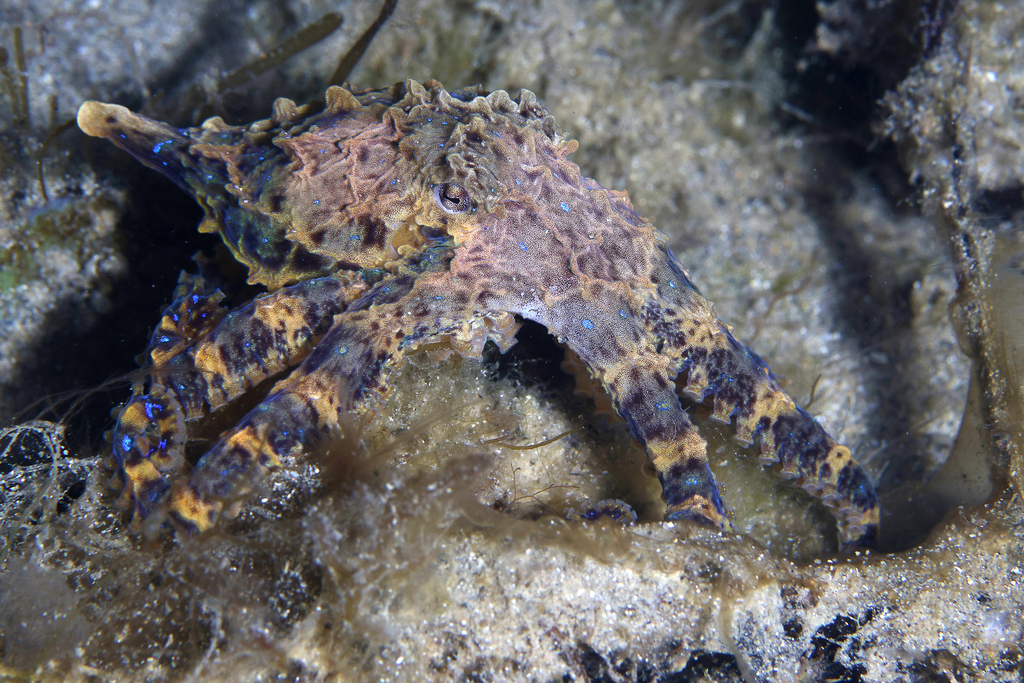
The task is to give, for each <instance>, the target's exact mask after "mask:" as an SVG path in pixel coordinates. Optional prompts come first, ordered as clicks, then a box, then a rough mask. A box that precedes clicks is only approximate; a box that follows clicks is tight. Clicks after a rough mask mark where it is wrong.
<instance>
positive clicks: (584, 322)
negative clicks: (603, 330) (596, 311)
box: [580, 318, 594, 330]
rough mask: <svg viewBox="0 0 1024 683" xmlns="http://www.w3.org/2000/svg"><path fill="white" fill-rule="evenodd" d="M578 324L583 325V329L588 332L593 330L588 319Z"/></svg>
mask: <svg viewBox="0 0 1024 683" xmlns="http://www.w3.org/2000/svg"><path fill="white" fill-rule="evenodd" d="M580 324H581V325H583V327H585V328H587V329H588V330H592V329H594V323H592V322H591V321H590V319H589V318H584V319H583V320H581V321H580Z"/></svg>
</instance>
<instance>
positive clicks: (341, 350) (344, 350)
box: [338, 346, 348, 356]
mask: <svg viewBox="0 0 1024 683" xmlns="http://www.w3.org/2000/svg"><path fill="white" fill-rule="evenodd" d="M346 353H348V347H347V346H340V347H338V355H339V356H344V355H345V354H346Z"/></svg>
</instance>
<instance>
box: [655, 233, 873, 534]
mask: <svg viewBox="0 0 1024 683" xmlns="http://www.w3.org/2000/svg"><path fill="white" fill-rule="evenodd" d="M660 253H661V254H662V255H663V257H662V258H661V259H659V260H658V261H657V262H656V264H655V269H654V271H653V275H652V281H653V282H654V284H655V285H656V286H657V288H658V296H657V297H656V298H654V299H652V300H651V301H649V302H648V306H647V311H646V316H647V317H648V319H649V320H650V329H651V331H652V333H653V335H654V337H655V339H656V341H657V342H658V343H659V344H661V345H662V353H663V354H665V355H666V356H667V357H668V358H670V359H671V361H672V365H673V367H674V368H675V369H676V370H677V371H679V372H681V373H685V383H683V382H680V384H682V389H681V391H682V394H683V395H684V396H686V397H687V398H689V399H691V400H693V401H696V402H698V403H699V402H703V401H704V400H705V399H706V398H709V397H710V398H711V399H712V401H713V408H712V413H711V419H712V420H714V421H716V422H720V423H723V424H728V423H730V422H731V421H732V419H733V417H735V418H736V435H735V438H736V440H737V441H739V442H740V443H741V444H743V445H744V446H749V445H750V444H751V443H753V441H754V440H755V438H758V439H759V440H760V456H759V459H760V461H761V463H762V464H764V465H770V466H773V467H774V468H775V469H776V470H777V472H778V473H779V474H780V475H781V476H783V477H785V478H788V479H793V480H795V481H796V483H797V484H798V485H801V486H803V488H804V489H805V490H807V491H808V492H810V493H811V494H813V495H815V496H817V497H819V498H821V499H822V501H823V502H824V503H825V505H827V506H828V507H829V508H831V509H832V511H833V513H834V514H835V515H836V517H837V518H838V519H839V535H840V540H841V542H842V544H843V546H844V548H846V549H850V548H853V547H858V546H871V545H873V544H874V541H875V537H876V535H877V531H878V520H879V507H878V497H877V495H876V494H875V489H874V486H873V485H872V483H871V480H870V478H869V477H868V475H867V473H866V472H865V471H864V469H863V468H862V467H861V466H860V465H859V464H858V463H857V461H856V460H854V459H853V457H852V456H851V454H850V450H849V449H848V448H846V447H845V446H841V445H839V444H838V443H836V441H835V440H834V439H833V438H832V437H831V436H829V435H828V433H827V432H826V431H825V430H824V429H823V428H822V427H821V425H820V424H818V422H817V421H816V420H815V419H814V418H813V417H812V416H811V415H809V414H808V413H807V412H806V411H805V410H803V409H802V408H800V407H799V406H797V405H796V403H794V401H793V399H792V398H790V397H789V396H788V395H787V394H786V393H785V392H783V391H782V390H781V389H780V388H779V386H778V384H776V382H775V381H774V378H773V376H772V375H771V371H770V370H769V369H768V367H767V365H766V364H765V362H764V360H763V359H761V358H760V357H759V356H757V355H756V354H754V353H752V352H751V351H749V350H748V349H747V348H746V347H745V346H744V345H743V344H741V343H740V342H738V341H737V340H736V339H735V338H734V337H733V336H732V334H730V332H729V330H728V328H727V327H726V326H725V324H724V323H722V322H721V321H720V320H719V319H718V317H717V316H716V315H715V313H714V309H713V307H712V305H711V302H710V301H708V300H707V299H706V298H704V297H703V296H702V295H701V294H700V293H699V292H698V291H697V290H696V288H694V287H693V286H692V285H689V281H688V280H687V279H685V273H684V272H683V270H682V268H680V267H679V265H678V264H677V263H676V262H675V259H674V258H673V257H672V256H671V254H669V253H667V252H665V251H662V252H660Z"/></svg>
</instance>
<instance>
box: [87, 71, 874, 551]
mask: <svg viewBox="0 0 1024 683" xmlns="http://www.w3.org/2000/svg"><path fill="white" fill-rule="evenodd" d="M78 123H79V126H80V127H81V129H82V130H83V131H84V132H86V133H87V134H89V135H92V136H99V137H104V138H107V139H109V140H110V141H112V142H113V143H114V144H116V145H118V146H119V147H121V148H123V149H125V150H126V151H128V152H129V153H131V154H132V155H133V156H135V157H136V158H137V159H138V160H139V161H141V162H142V163H143V164H145V165H147V166H149V167H151V168H153V169H155V170H157V171H160V172H162V173H164V174H165V175H167V176H168V177H170V178H171V179H172V180H173V181H174V182H176V183H177V184H178V185H179V186H180V187H181V188H182V189H184V190H185V191H187V192H189V193H190V194H192V195H193V196H194V197H195V199H196V200H197V201H198V203H199V204H200V205H201V206H202V208H203V209H204V211H205V217H204V219H203V221H202V222H201V223H200V226H199V229H200V231H202V232H216V233H219V234H220V236H221V237H222V239H223V241H224V243H225V244H226V246H227V247H228V248H229V249H230V251H231V252H232V254H233V256H234V257H235V258H236V259H237V260H238V261H239V262H241V263H242V264H244V265H245V266H247V267H248V269H249V280H248V281H249V283H250V284H253V285H262V286H263V287H265V289H266V290H267V293H265V294H263V295H260V296H258V297H256V298H255V299H254V300H253V301H252V302H250V303H249V304H248V305H246V306H244V307H242V308H239V309H238V310H234V311H230V312H228V311H225V310H224V309H223V308H222V307H220V306H219V302H220V299H221V298H222V296H221V294H220V293H219V292H217V291H216V290H213V291H211V289H210V287H208V286H207V284H206V283H205V282H204V280H203V279H202V278H200V277H191V276H185V275H183V276H182V280H181V283H180V285H179V287H178V290H177V292H176V294H175V299H174V301H173V303H172V304H171V305H170V306H169V307H168V309H167V311H166V312H165V314H164V317H163V319H162V321H161V323H160V324H159V325H158V327H157V329H156V331H155V332H154V334H153V337H152V339H151V342H150V345H149V348H148V351H147V353H148V357H149V358H148V363H149V365H150V366H151V371H150V372H149V373H148V379H147V380H146V381H145V383H142V382H140V383H138V384H136V386H135V387H134V389H133V396H132V398H131V399H130V400H129V401H128V403H127V404H126V405H125V406H124V407H123V408H122V410H121V412H120V415H119V417H118V420H117V424H116V426H115V428H114V430H113V439H112V440H113V453H114V456H115V459H116V460H117V462H118V463H119V465H120V467H121V470H122V471H123V476H124V480H125V483H126V486H125V491H126V493H125V495H126V496H129V497H130V499H131V501H133V503H134V509H135V514H136V519H137V520H140V519H143V518H146V517H147V516H150V515H152V514H153V513H154V512H159V513H160V516H161V518H162V517H163V515H169V516H170V517H171V518H172V519H173V520H174V521H175V522H176V523H177V525H179V526H181V527H184V528H186V529H189V530H192V531H202V530H205V529H208V528H210V527H211V526H212V525H214V524H215V523H216V520H217V519H218V517H220V516H223V515H225V514H231V513H233V512H234V511H235V510H237V508H238V506H239V505H240V504H241V502H242V501H244V500H245V499H246V497H247V495H250V494H251V493H252V492H253V490H254V489H255V488H256V487H257V486H258V485H259V483H260V481H261V480H262V479H263V478H264V477H265V475H266V474H267V473H268V471H270V470H272V469H273V468H277V467H281V466H282V463H294V462H296V458H298V457H301V456H302V454H303V452H306V451H308V450H309V449H310V448H312V447H314V445H315V444H316V442H317V440H318V439H321V438H323V437H324V436H327V435H334V436H337V435H339V434H340V432H341V430H342V425H347V426H348V427H346V428H351V425H352V424H354V422H353V420H352V419H351V417H349V416H353V415H354V416H355V418H356V420H364V421H365V420H370V419H372V417H373V415H375V414H376V411H377V410H379V408H380V406H381V404H382V403H383V402H384V401H385V400H386V399H387V398H388V395H389V393H390V392H391V389H392V387H391V385H390V384H389V380H388V376H389V374H390V373H391V372H392V371H393V370H394V369H395V368H396V367H398V366H400V365H401V363H402V362H403V358H404V357H405V356H406V355H407V354H410V353H412V352H414V351H418V350H419V351H429V352H430V353H432V354H434V355H435V356H436V357H439V358H443V357H445V355H446V354H450V353H451V352H452V350H454V351H455V352H458V353H460V354H462V355H463V356H468V357H479V356H480V354H481V351H482V349H483V346H484V344H485V343H486V342H487V341H488V340H491V341H494V342H495V343H497V345H498V347H499V348H500V349H501V350H502V351H505V350H506V349H507V348H508V347H510V346H511V345H512V344H513V343H514V342H515V333H516V331H517V330H518V328H519V323H518V322H517V321H516V320H517V316H518V317H519V318H524V319H529V320H533V321H536V322H538V323H540V324H542V325H544V326H546V327H547V329H548V330H549V331H550V333H551V334H553V335H555V337H556V338H557V339H558V340H559V341H560V342H562V343H563V344H564V345H565V346H566V347H567V348H568V349H570V350H571V351H572V352H574V353H575V354H576V355H577V356H578V357H579V359H580V360H581V361H582V362H583V364H585V366H586V368H587V369H589V372H590V374H591V377H592V380H591V381H592V382H594V383H595V384H597V385H599V386H601V387H603V388H604V389H605V390H607V392H608V394H609V395H610V397H611V400H612V405H613V407H614V409H615V411H616V412H617V413H618V414H619V415H620V416H621V417H622V418H623V419H624V420H625V421H626V423H627V424H628V426H629V429H630V430H631V431H632V434H633V436H634V437H635V438H636V439H637V440H638V441H639V442H640V443H642V444H643V445H644V446H645V448H646V450H647V454H648V456H649V458H650V464H651V466H652V468H653V471H654V472H656V474H657V476H658V478H659V480H660V482H661V485H662V489H663V493H664V497H665V500H666V502H667V505H668V508H667V512H666V519H669V520H678V519H689V520H696V521H698V522H703V523H707V524H711V525H715V526H717V527H719V528H721V529H723V530H734V527H733V525H732V523H731V522H730V521H729V518H728V514H727V508H726V507H725V505H724V503H723V501H722V497H721V495H720V491H719V486H718V484H717V483H716V481H715V478H714V476H713V475H712V473H711V470H710V469H709V468H708V461H707V453H706V448H707V444H706V442H705V440H704V439H703V438H702V437H701V436H700V434H699V433H698V430H697V428H696V427H695V426H694V425H693V424H692V423H691V421H690V419H689V417H688V415H687V412H686V410H685V409H684V407H683V405H682V403H681V401H680V397H679V393H678V392H677V378H678V379H679V385H680V386H682V390H681V393H682V394H683V395H684V396H686V397H687V398H688V399H690V400H691V401H694V402H702V401H705V400H706V399H707V400H708V401H710V402H712V404H713V405H712V406H711V410H712V414H711V419H713V420H716V421H719V422H722V423H729V422H730V421H732V419H733V418H735V420H736V435H735V438H736V439H737V440H738V441H739V442H740V443H742V444H743V445H745V446H749V445H750V444H751V443H753V442H754V440H755V438H758V439H759V441H760V461H761V462H762V463H763V464H764V465H768V466H772V467H773V468H774V469H775V470H776V471H777V472H778V473H779V474H780V475H781V476H783V477H787V478H791V479H795V480H796V483H798V484H800V485H802V486H803V487H804V488H805V489H807V490H808V491H810V492H811V493H813V494H815V495H817V496H819V497H820V498H821V499H822V500H823V501H824V502H825V504H826V505H827V506H829V508H831V510H832V512H833V513H834V515H835V516H836V518H837V520H838V525H839V533H840V540H841V542H842V544H843V547H844V548H846V549H850V548H853V547H858V546H870V545H872V544H873V543H874V541H875V538H876V534H877V528H878V517H879V509H878V500H877V497H876V494H875V490H874V487H873V484H872V482H871V480H870V478H869V477H868V476H867V474H866V473H865V472H864V470H863V469H862V468H861V467H860V465H858V464H857V462H856V461H854V460H853V459H852V457H851V455H850V451H849V450H848V449H847V448H845V447H843V446H841V445H839V444H837V443H836V442H835V441H834V440H833V439H832V438H831V437H830V436H829V435H828V434H827V433H826V432H825V431H824V429H823V428H822V427H821V426H820V425H819V424H818V423H817V422H816V421H815V420H814V419H813V418H812V417H811V416H810V415H808V414H807V413H806V412H805V411H804V410H802V409H801V408H800V407H799V406H797V405H796V404H795V403H794V402H793V400H792V399H791V398H790V397H789V396H787V395H786V394H785V393H784V392H783V391H782V390H780V388H779V387H778V385H777V384H776V383H775V381H774V379H773V377H772V375H771V373H770V371H768V369H767V367H766V366H765V364H764V363H763V362H762V361H761V360H760V358H759V357H758V356H756V355H755V354H753V353H752V352H751V351H749V350H748V349H746V347H744V346H743V345H742V344H741V343H739V342H738V341H736V339H734V338H733V336H732V335H731V334H730V333H729V331H728V329H727V327H726V326H725V324H723V323H722V322H721V321H720V320H719V319H718V317H717V316H716V314H715V312H714V310H713V307H712V304H711V302H710V301H709V300H708V299H706V298H705V297H704V296H702V295H701V293H700V292H699V291H698V290H697V288H696V287H695V286H694V285H693V283H692V282H691V281H690V279H689V277H688V276H687V273H686V271H684V270H683V268H682V267H681V266H680V265H679V264H678V263H677V261H676V259H675V258H674V257H673V255H672V254H671V252H670V251H669V250H668V248H667V246H666V244H665V239H666V238H665V236H664V235H663V234H662V233H660V232H659V231H657V230H656V229H655V228H654V227H653V226H652V225H651V224H650V223H649V222H648V221H646V220H645V219H644V218H642V217H641V216H640V215H638V214H637V213H636V212H635V211H634V209H633V207H632V205H631V203H630V200H629V197H628V195H627V194H626V193H625V192H617V191H614V190H607V189H605V188H603V187H601V186H600V185H598V184H597V183H596V182H595V181H593V180H591V179H589V178H586V177H584V176H582V175H581V173H580V169H579V167H578V166H576V164H574V163H573V162H571V161H570V160H569V159H568V157H569V155H570V154H571V153H572V152H573V151H575V150H576V148H577V144H576V142H575V141H574V140H570V139H568V138H567V137H566V136H565V134H564V133H563V132H562V131H560V130H559V129H558V128H557V126H556V124H555V120H554V118H553V116H551V115H550V114H549V113H548V112H547V111H546V110H545V109H544V108H543V107H541V106H540V105H539V104H538V102H537V100H536V97H535V96H534V95H533V93H531V92H529V91H526V90H524V91H522V93H521V95H520V98H519V100H518V101H516V100H514V99H512V98H511V97H510V96H509V95H508V93H506V92H504V91H501V90H499V91H494V92H491V93H485V92H483V91H479V90H475V89H473V90H463V91H453V92H448V91H446V90H444V88H443V87H442V86H441V85H440V84H439V83H437V82H436V81H428V82H427V83H423V84H421V83H418V82H416V81H412V80H408V81H405V82H404V83H399V84H397V85H395V86H393V87H391V88H387V89H381V90H370V91H363V92H352V91H349V90H346V89H344V88H340V87H331V88H330V89H329V90H328V91H327V95H326V102H325V103H319V104H311V105H306V106H303V107H297V106H296V105H295V103H293V102H291V101H289V100H285V99H279V100H277V101H276V102H275V103H274V107H273V115H272V117H271V118H270V119H269V120H265V121H259V122H257V123H253V124H251V125H249V126H245V127H236V126H228V125H226V124H225V123H224V122H223V121H222V120H221V119H219V118H213V119H210V120H208V121H206V122H205V123H204V124H203V125H202V126H201V127H199V128H187V129H177V128H173V127H171V126H168V125H166V124H163V123H159V122H156V121H152V120H150V119H147V118H144V117H142V116H139V115H136V114H133V113H132V112H130V111H128V110H127V109H125V108H124V107H120V106H116V105H109V104H101V103H98V102H86V103H85V104H83V105H82V107H81V109H80V110H79V114H78ZM275 375H277V376H280V379H278V381H277V382H276V384H274V385H273V387H272V388H271V389H270V391H269V393H268V394H267V395H266V398H264V399H263V400H262V401H261V402H259V404H258V405H257V406H256V407H255V408H253V409H252V410H251V411H249V412H248V413H247V414H246V415H245V416H244V417H243V418H241V420H240V421H239V422H237V423H236V424H234V425H233V426H231V427H230V428H229V429H227V430H225V431H224V432H223V434H222V435H221V437H220V439H219V441H217V442H216V443H215V444H214V445H213V446H212V447H211V448H210V449H209V450H208V451H207V452H206V453H205V455H203V456H202V458H201V459H199V461H198V462H197V463H196V464H195V466H194V467H192V468H191V470H190V471H189V467H188V464H187V462H186V460H185V458H184V446H185V443H186V442H187V441H188V440H189V438H190V432H191V431H192V430H193V429H194V427H193V425H194V424H196V423H197V421H200V420H202V419H204V418H206V419H208V418H209V416H210V415H211V413H213V411H217V410H218V409H220V408H222V407H223V406H225V405H226V404H228V403H231V402H232V401H234V400H235V399H237V398H238V397H240V396H242V395H243V394H245V393H246V392H247V391H248V390H250V389H251V388H252V387H255V386H256V385H257V384H259V383H260V382H262V381H263V380H265V379H267V378H270V377H273V376H275ZM684 378H685V383H684V381H683V380H684ZM355 424H357V422H356V423H355Z"/></svg>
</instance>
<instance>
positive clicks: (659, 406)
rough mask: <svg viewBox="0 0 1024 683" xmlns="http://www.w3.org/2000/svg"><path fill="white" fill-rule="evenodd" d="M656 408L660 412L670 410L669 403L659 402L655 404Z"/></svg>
mask: <svg viewBox="0 0 1024 683" xmlns="http://www.w3.org/2000/svg"><path fill="white" fill-rule="evenodd" d="M654 407H655V408H657V409H658V410H661V411H665V410H668V409H669V404H668V401H658V402H657V403H655V404H654Z"/></svg>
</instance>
